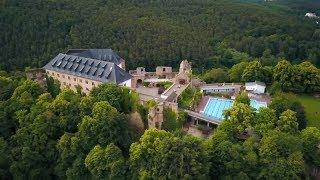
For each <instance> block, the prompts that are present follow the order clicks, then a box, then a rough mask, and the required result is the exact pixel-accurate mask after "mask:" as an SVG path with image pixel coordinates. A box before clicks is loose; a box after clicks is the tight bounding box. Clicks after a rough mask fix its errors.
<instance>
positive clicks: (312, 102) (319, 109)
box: [297, 95, 320, 129]
mask: <svg viewBox="0 0 320 180" xmlns="http://www.w3.org/2000/svg"><path fill="white" fill-rule="evenodd" d="M297 98H298V100H299V101H300V102H301V103H302V105H303V106H304V108H305V112H306V116H307V121H308V122H307V126H314V127H317V128H319V129H320V99H319V98H315V97H313V96H309V95H300V96H297Z"/></svg>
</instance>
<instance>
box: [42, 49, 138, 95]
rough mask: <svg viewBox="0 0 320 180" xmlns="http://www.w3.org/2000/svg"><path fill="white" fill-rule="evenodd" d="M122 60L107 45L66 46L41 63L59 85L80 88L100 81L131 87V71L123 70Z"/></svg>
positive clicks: (123, 62)
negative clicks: (83, 48) (96, 46)
mask: <svg viewBox="0 0 320 180" xmlns="http://www.w3.org/2000/svg"><path fill="white" fill-rule="evenodd" d="M124 65H125V61H124V60H123V59H122V58H121V57H120V56H119V55H117V54H116V53H115V52H114V51H112V50H111V49H87V50H69V51H67V53H60V54H58V55H57V56H56V57H55V58H53V59H52V60H51V61H50V62H49V63H48V64H46V65H45V66H44V69H45V70H46V72H47V74H48V75H49V76H51V77H53V78H54V79H57V80H58V81H59V82H60V84H61V86H62V87H69V88H71V89H76V87H77V86H80V87H81V88H82V90H83V92H85V93H88V92H90V90H91V89H92V88H93V87H95V86H97V85H99V84H101V83H114V84H117V85H122V86H127V87H131V78H132V77H131V75H130V74H129V73H127V72H126V71H125V70H124V67H125V66H124Z"/></svg>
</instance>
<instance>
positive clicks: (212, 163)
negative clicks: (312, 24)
mask: <svg viewBox="0 0 320 180" xmlns="http://www.w3.org/2000/svg"><path fill="white" fill-rule="evenodd" d="M0 84H1V87H3V88H2V89H1V92H0V95H1V96H0V98H1V101H0V127H1V128H0V136H1V137H0V152H1V153H0V177H1V179H304V178H309V177H310V175H311V174H310V173H311V172H312V169H313V168H314V167H319V166H320V150H319V144H320V130H319V129H318V128H316V127H307V126H306V118H305V112H304V108H303V106H302V105H301V104H300V102H299V101H297V100H296V97H295V95H293V94H290V93H283V92H279V91H278V92H277V93H275V95H274V96H273V100H272V103H271V104H270V105H269V107H267V108H262V109H260V110H259V111H256V110H254V109H253V108H251V107H250V106H249V103H250V99H249V97H248V95H247V94H246V93H241V94H240V95H238V96H237V98H236V100H235V103H234V105H233V106H232V107H231V109H229V110H227V111H226V112H225V120H224V121H223V123H222V124H220V126H218V127H217V128H216V129H215V130H214V133H213V135H212V136H210V137H209V138H207V139H202V138H198V137H194V136H192V135H188V134H186V133H185V132H183V131H181V126H182V124H183V123H184V122H186V121H187V119H186V116H185V115H184V114H181V113H179V114H175V113H174V112H173V111H168V112H167V110H166V112H165V122H164V130H157V129H148V130H144V128H141V127H139V126H137V124H135V123H132V119H134V118H133V117H134V116H133V114H137V113H138V116H140V117H141V118H140V119H142V124H143V123H145V122H144V120H143V119H145V117H146V115H147V114H146V112H147V108H148V106H146V107H144V106H142V105H140V103H139V99H138V98H139V97H138V94H136V93H135V92H134V91H132V90H130V89H127V88H123V87H119V86H116V85H112V84H102V85H100V86H98V87H95V88H94V89H93V90H92V91H91V93H90V94H89V95H84V94H82V93H81V91H79V92H74V91H72V90H70V89H64V90H59V86H58V85H59V84H57V83H54V82H53V81H48V88H47V90H45V89H43V88H42V87H41V86H40V85H39V84H38V83H37V82H34V81H30V80H26V79H25V78H24V77H23V75H21V74H20V75H19V74H14V75H9V74H6V73H5V72H1V76H0ZM189 91H190V90H187V91H186V94H187V95H192V94H197V93H196V92H189ZM187 95H183V98H185V97H186V96H187ZM196 96H198V95H196ZM195 101H196V100H195ZM150 106H152V102H150ZM244 132H247V133H250V136H247V135H246V134H247V133H244Z"/></svg>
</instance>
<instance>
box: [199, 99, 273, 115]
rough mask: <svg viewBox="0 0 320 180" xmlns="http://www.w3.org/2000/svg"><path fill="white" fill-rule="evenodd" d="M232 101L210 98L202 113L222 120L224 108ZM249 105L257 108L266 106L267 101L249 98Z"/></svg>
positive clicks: (227, 107)
mask: <svg viewBox="0 0 320 180" xmlns="http://www.w3.org/2000/svg"><path fill="white" fill-rule="evenodd" d="M233 102H234V101H233V100H230V99H220V98H210V99H209V100H208V102H207V104H206V106H205V108H204V111H203V114H205V115H207V116H209V117H213V118H216V119H220V120H222V119H223V112H224V110H226V109H229V108H231V106H232V105H233ZM250 106H251V107H253V108H255V109H257V110H259V109H260V108H261V107H267V103H265V102H260V101H256V100H254V99H251V101H250Z"/></svg>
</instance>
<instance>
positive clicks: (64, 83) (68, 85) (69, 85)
mask: <svg viewBox="0 0 320 180" xmlns="http://www.w3.org/2000/svg"><path fill="white" fill-rule="evenodd" d="M62 84H63V85H64V86H67V87H71V84H70V83H69V84H67V83H66V82H63V83H62ZM73 86H74V87H75V88H76V87H77V86H80V85H79V84H75V85H73ZM85 89H86V90H87V91H90V89H89V88H87V87H86V88H85Z"/></svg>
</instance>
